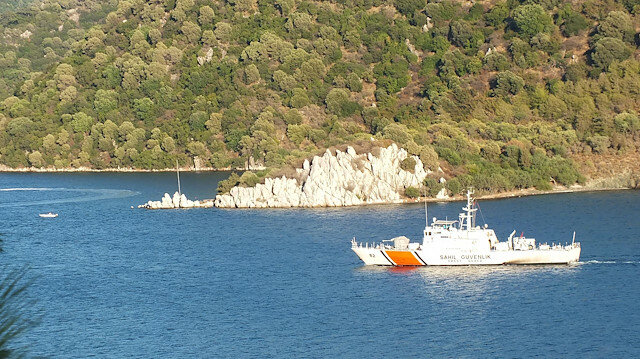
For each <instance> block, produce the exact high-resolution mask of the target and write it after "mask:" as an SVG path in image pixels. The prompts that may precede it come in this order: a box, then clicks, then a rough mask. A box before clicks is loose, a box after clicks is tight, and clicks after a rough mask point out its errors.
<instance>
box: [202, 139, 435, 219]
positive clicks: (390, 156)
mask: <svg viewBox="0 0 640 359" xmlns="http://www.w3.org/2000/svg"><path fill="white" fill-rule="evenodd" d="M408 156H409V154H408V153H407V151H406V150H404V149H402V148H398V146H396V145H395V144H392V145H391V146H389V147H387V148H381V149H380V154H379V155H378V156H374V155H373V154H371V153H367V154H357V153H356V151H355V149H354V148H353V147H351V146H349V147H347V150H346V152H342V151H336V154H335V155H334V154H332V153H331V152H330V151H329V150H327V151H326V152H325V153H324V154H323V155H322V156H315V157H314V158H313V159H312V160H311V161H309V160H305V161H304V163H303V164H302V168H298V169H296V173H297V178H287V177H285V176H282V177H279V178H266V179H265V183H264V184H257V185H256V186H255V187H233V188H232V189H231V191H229V193H228V194H223V195H218V196H216V199H215V206H216V207H226V208H265V207H334V206H355V205H361V204H372V203H395V202H400V201H401V200H402V199H401V195H400V194H401V193H403V192H404V189H405V188H407V187H409V186H414V187H419V186H420V185H421V184H422V182H423V180H424V178H425V177H426V176H427V174H429V173H431V172H430V171H428V170H425V168H424V165H423V164H422V161H420V158H418V157H417V156H413V158H414V159H415V161H416V165H415V168H414V171H413V173H412V172H409V171H404V170H403V169H401V168H400V163H401V162H402V160H404V159H405V158H407V157H408Z"/></svg>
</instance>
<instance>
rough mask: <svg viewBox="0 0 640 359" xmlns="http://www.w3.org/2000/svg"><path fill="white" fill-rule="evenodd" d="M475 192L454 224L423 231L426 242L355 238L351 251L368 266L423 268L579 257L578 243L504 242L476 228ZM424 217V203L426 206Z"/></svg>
mask: <svg viewBox="0 0 640 359" xmlns="http://www.w3.org/2000/svg"><path fill="white" fill-rule="evenodd" d="M472 195H473V191H472V190H471V189H470V190H468V191H467V205H466V206H465V207H463V208H462V210H463V211H464V213H460V215H459V217H458V219H457V220H455V221H450V220H439V219H436V218H433V222H432V223H431V225H429V223H428V220H427V224H426V226H425V228H424V238H423V240H422V244H420V243H411V242H410V240H409V238H407V237H404V236H401V237H396V238H393V239H389V240H384V241H382V243H377V244H372V245H371V244H368V243H367V244H363V243H358V242H356V240H355V238H354V239H352V240H351V249H353V251H354V252H355V253H356V254H357V255H358V257H360V259H362V261H363V262H364V263H365V264H367V265H382V266H425V265H496V264H568V263H573V262H578V260H579V259H580V243H579V242H576V241H575V237H576V233H575V232H573V240H572V242H571V243H570V244H564V245H562V244H552V245H549V244H546V243H544V244H539V245H537V244H536V240H535V239H534V238H525V237H524V236H523V235H520V237H514V235H515V233H516V231H515V230H514V231H513V232H511V235H510V236H509V238H508V239H507V240H506V241H503V242H500V241H499V240H498V238H497V237H496V234H495V232H494V231H493V229H489V228H488V226H487V225H486V224H485V225H484V226H483V227H480V226H476V211H477V210H478V207H477V205H476V204H475V201H474V200H473V197H472ZM425 215H426V204H425Z"/></svg>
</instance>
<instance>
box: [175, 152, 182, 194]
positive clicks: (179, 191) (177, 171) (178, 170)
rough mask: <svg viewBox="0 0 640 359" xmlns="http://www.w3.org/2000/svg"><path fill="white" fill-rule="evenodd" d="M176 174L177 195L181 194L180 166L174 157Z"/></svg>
mask: <svg viewBox="0 0 640 359" xmlns="http://www.w3.org/2000/svg"><path fill="white" fill-rule="evenodd" d="M176 175H177V176H178V195H180V196H182V191H181V190H180V167H178V160H177V159H176Z"/></svg>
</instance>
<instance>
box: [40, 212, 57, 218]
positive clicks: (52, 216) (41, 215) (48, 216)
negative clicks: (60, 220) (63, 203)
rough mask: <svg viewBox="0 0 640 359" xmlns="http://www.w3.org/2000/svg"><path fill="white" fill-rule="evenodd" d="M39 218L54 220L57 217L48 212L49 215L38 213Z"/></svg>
mask: <svg viewBox="0 0 640 359" xmlns="http://www.w3.org/2000/svg"><path fill="white" fill-rule="evenodd" d="M39 216H40V217H42V218H56V217H58V214H57V213H53V212H49V213H40V214H39Z"/></svg>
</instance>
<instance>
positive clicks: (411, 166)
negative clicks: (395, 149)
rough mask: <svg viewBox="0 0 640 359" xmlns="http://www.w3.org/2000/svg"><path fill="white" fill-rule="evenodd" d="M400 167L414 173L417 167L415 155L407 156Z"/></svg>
mask: <svg viewBox="0 0 640 359" xmlns="http://www.w3.org/2000/svg"><path fill="white" fill-rule="evenodd" d="M400 168H402V169H403V170H405V171H408V172H411V173H414V172H415V169H416V160H415V159H414V158H413V157H407V158H405V159H404V160H402V162H400Z"/></svg>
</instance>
